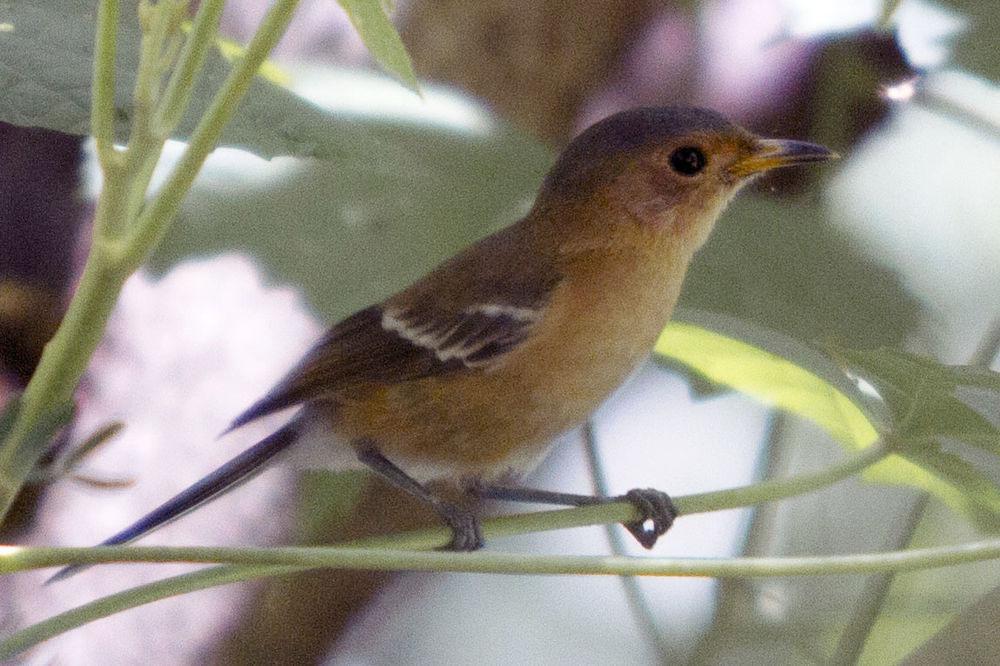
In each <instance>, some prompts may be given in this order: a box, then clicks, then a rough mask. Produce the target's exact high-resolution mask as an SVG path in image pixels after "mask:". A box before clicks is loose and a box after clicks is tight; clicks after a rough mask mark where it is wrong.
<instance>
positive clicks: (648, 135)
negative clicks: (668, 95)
mask: <svg viewBox="0 0 1000 666" xmlns="http://www.w3.org/2000/svg"><path fill="white" fill-rule="evenodd" d="M834 157H836V154H835V153H833V152H832V151H830V150H827V149H826V148H824V147H822V146H818V145H815V144H811V143H805V142H802V141H791V140H784V139H764V138H761V137H758V136H756V135H754V134H753V133H751V132H748V131H747V130H745V129H743V128H742V127H739V126H737V125H734V124H733V123H731V122H729V121H728V120H726V119H725V118H723V117H722V116H720V115H719V114H717V113H715V112H714V111H709V110H706V109H697V108H689V107H656V108H640V109H632V110H629V111H623V112H621V113H617V114H615V115H612V116H609V117H608V118H605V119H604V120H601V121H600V122H598V123H596V124H594V125H592V126H591V127H590V128H588V129H587V130H585V131H584V132H583V133H581V134H580V135H579V136H577V137H576V138H575V139H574V140H573V141H572V142H571V143H570V144H569V146H567V147H566V149H565V150H564V151H563V153H562V154H561V155H560V156H559V159H558V160H557V161H556V164H555V166H553V168H552V170H551V171H550V172H549V175H548V176H547V177H546V179H545V183H544V184H543V185H542V189H541V191H540V193H539V197H538V201H537V203H536V210H546V209H550V210H551V209H563V210H564V211H565V208H566V206H573V207H574V208H577V211H578V212H577V214H576V215H572V214H571V215H565V214H564V215H559V216H557V217H558V218H561V219H564V220H567V221H568V222H567V223H568V224H577V225H579V224H581V223H582V224H585V225H586V226H587V228H588V231H590V232H591V233H592V234H598V235H604V234H606V236H604V237H605V238H607V239H608V240H609V241H610V240H611V239H613V238H619V237H621V236H622V235H623V234H624V235H632V234H629V231H635V230H639V231H642V232H644V233H641V234H640V236H649V235H654V236H657V237H661V238H663V237H666V238H670V239H673V240H676V241H678V242H680V243H681V244H682V245H683V246H685V247H687V248H689V249H690V250H691V251H692V252H693V251H694V250H696V249H697V248H698V247H700V246H701V244H702V243H704V241H705V239H707V238H708V235H709V233H710V232H711V230H712V227H713V225H714V224H715V220H716V219H717V218H718V216H719V214H720V213H721V212H722V210H723V208H725V206H726V204H727V203H728V202H729V200H730V199H731V198H732V197H733V195H735V194H736V192H737V191H739V189H740V188H741V187H742V186H743V185H745V184H746V183H748V182H750V181H751V180H753V178H754V177H756V176H758V175H759V174H762V173H764V172H765V171H769V170H771V169H775V168H778V167H784V166H793V165H797V164H804V163H807V162H820V161H824V160H828V159H831V158H834ZM630 228H631V229H630Z"/></svg>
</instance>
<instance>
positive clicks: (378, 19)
mask: <svg viewBox="0 0 1000 666" xmlns="http://www.w3.org/2000/svg"><path fill="white" fill-rule="evenodd" d="M337 2H339V3H340V6H341V7H343V8H344V11H345V12H347V16H348V18H350V19H351V24H352V25H353V26H354V29H355V30H357V31H358V34H359V35H360V36H361V40H362V41H363V42H364V43H365V46H367V47H368V50H369V51H370V52H371V54H372V57H373V58H374V59H375V61H376V62H377V63H378V64H380V65H382V67H384V68H385V70H386V71H387V72H389V73H390V74H392V75H393V76H395V77H396V78H398V79H399V80H400V81H401V82H403V83H404V84H405V85H406V87H408V88H410V89H411V90H413V91H414V92H419V87H418V86H417V77H416V75H415V74H414V73H413V63H412V62H411V61H410V54H409V53H407V52H406V47H405V46H403V40H401V39H400V38H399V33H398V32H396V28H395V27H394V26H393V25H392V22H391V21H390V20H389V17H388V16H386V8H385V7H383V5H382V2H380V0H337Z"/></svg>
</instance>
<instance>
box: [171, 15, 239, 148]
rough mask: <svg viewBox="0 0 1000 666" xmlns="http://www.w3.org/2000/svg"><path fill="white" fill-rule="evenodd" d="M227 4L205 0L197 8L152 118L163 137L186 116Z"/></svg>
mask: <svg viewBox="0 0 1000 666" xmlns="http://www.w3.org/2000/svg"><path fill="white" fill-rule="evenodd" d="M224 5H225V0H204V2H202V3H201V6H200V7H198V13H197V14H196V15H195V19H194V25H193V27H192V29H191V34H190V35H188V38H187V40H186V41H185V42H184V49H183V50H182V51H181V55H180V58H179V59H178V64H177V67H175V68H174V71H173V72H172V73H171V75H170V81H169V83H167V88H166V90H165V91H164V93H163V98H162V102H161V103H160V106H159V108H158V109H157V110H156V115H155V117H154V119H153V127H154V130H155V131H156V132H157V134H159V135H160V136H163V137H166V136H168V135H169V134H170V133H171V132H173V131H174V129H175V128H176V127H177V124H178V123H180V121H181V117H182V116H183V115H184V111H185V109H186V108H187V105H188V102H189V101H190V99H191V93H192V92H193V90H194V84H195V81H196V79H197V76H198V73H199V72H200V71H201V67H202V65H203V64H204V62H205V58H206V56H207V55H208V49H209V47H210V46H211V45H212V43H213V41H214V40H215V35H216V33H217V32H218V28H219V19H220V17H221V16H222V8H223V6H224Z"/></svg>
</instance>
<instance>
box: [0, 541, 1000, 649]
mask: <svg viewBox="0 0 1000 666" xmlns="http://www.w3.org/2000/svg"><path fill="white" fill-rule="evenodd" d="M42 550H45V551H49V552H46V553H39V551H42ZM10 551H11V552H10V553H9V554H8V555H6V556H5V557H3V559H5V560H6V559H8V558H11V559H21V560H27V561H28V562H30V563H31V567H32V568H34V567H41V566H54V565H59V564H67V563H70V562H73V563H81V564H83V563H97V562H108V561H116V562H143V561H158V562H168V561H169V562H230V563H236V564H240V565H243V566H239V567H233V566H223V567H215V568H212V569H209V570H207V571H199V572H195V573H193V574H186V575H182V576H176V577H173V578H168V579H165V580H162V581H159V582H157V583H153V584H151V585H144V586H141V587H138V588H135V589H133V590H126V591H125V592H121V593H119V594H116V595H112V596H110V597H105V598H103V599H99V600H97V601H95V602H92V603H90V604H87V605H85V606H81V607H79V608H76V609H73V610H71V611H68V612H66V613H63V614H61V615H57V616H55V617H53V618H50V619H49V620H46V621H44V622H41V623H39V624H36V625H33V626H31V627H28V628H27V629H25V630H23V631H21V632H18V633H17V634H14V635H13V636H11V637H9V638H8V639H7V640H5V641H3V642H2V643H0V658H6V657H10V656H13V655H14V654H17V653H18V652H20V651H23V650H26V649H28V648H29V647H31V646H33V645H36V644H37V643H39V642H41V641H43V640H45V639H47V638H50V637H52V636H55V635H57V634H59V633H62V632H64V631H68V630H69V629H72V628H74V627H78V626H80V625H82V624H86V623H87V622H91V621H93V620H96V619H99V618H102V617H106V616H108V615H110V614H112V613H116V612H119V611H122V610H126V609H128V608H134V607H136V606H140V605H142V604H146V603H150V602H152V601H156V600H159V599H164V598H167V597H171V596H175V595H177V594H183V593H186V592H192V591H194V590H200V589H205V588H208V587H214V586H216V585H223V584H226V583H233V582H237V581H242V580H250V579H254V578H260V577H262V576H275V575H281V574H286V573H292V572H295V571H301V570H306V569H315V568H333V569H371V570H379V571H403V570H411V571H451V572H466V573H504V574H533V575H614V576H688V577H690V576H698V577H712V578H722V577H726V578H728V577H741V578H745V577H775V576H825V575H836V574H863V573H881V572H887V571H895V572H900V571H914V570H917V569H929V568H936V567H944V566H952V565H956V564H963V563H967V562H976V561H981V560H987V559H997V558H1000V539H991V540H986V541H979V542H975V543H968V544H962V545H958V546H941V547H936V548H922V549H916V550H910V551H896V552H888V553H871V554H864V555H840V556H830V557H787V558H769V557H761V558H735V559H705V558H645V557H643V558H633V557H614V556H613V557H607V556H584V555H527V554H524V553H494V552H482V551H480V552H477V553H454V552H413V551H405V550H383V549H367V548H345V547H339V548H274V549H269V548H257V549H239V548H165V547H158V548H157V547H129V546H116V547H99V548H53V549H36V550H35V551H24V550H20V551H19V550H18V549H15V548H11V549H10ZM247 565H248V566H247ZM19 568H23V567H19Z"/></svg>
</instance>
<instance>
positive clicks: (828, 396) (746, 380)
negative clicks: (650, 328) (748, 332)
mask: <svg viewBox="0 0 1000 666" xmlns="http://www.w3.org/2000/svg"><path fill="white" fill-rule="evenodd" d="M654 351H655V353H656V354H659V355H661V356H664V357H667V358H672V359H674V360H676V361H678V362H680V363H683V364H684V365H686V366H688V367H690V368H692V369H693V370H695V371H696V372H698V373H699V374H701V375H702V376H704V377H705V378H707V379H709V380H711V381H713V382H715V383H717V384H722V385H725V386H729V387H731V388H733V389H736V390H737V391H740V392H741V393H745V394H747V395H749V396H752V397H754V398H756V399H757V400H760V401H761V402H763V403H764V404H766V405H770V406H773V407H777V408H778V409H782V410H784V411H787V412H790V413H792V414H797V415H798V416H801V417H803V418H805V419H807V420H809V421H812V422H813V423H815V424H817V425H819V426H820V427H821V428H823V429H824V430H826V431H827V432H828V433H829V434H830V436H831V437H833V438H834V439H835V440H837V441H838V442H840V443H841V444H843V445H845V446H846V447H848V448H849V449H852V450H855V449H860V448H864V447H866V446H869V445H871V444H872V443H873V442H874V441H875V440H876V439H878V432H877V431H876V429H875V426H874V425H873V424H872V421H871V420H870V419H869V418H868V416H867V415H866V414H865V413H864V412H863V411H862V410H861V409H860V408H859V407H858V406H857V405H856V404H855V403H854V402H852V401H851V400H850V399H849V398H848V397H847V396H846V395H845V394H844V392H843V391H841V390H839V389H837V388H835V387H834V386H833V385H832V384H831V383H830V382H828V381H826V380H824V379H821V378H820V377H819V376H818V375H816V374H814V373H813V372H810V371H809V370H806V369H804V368H802V367H800V366H798V365H796V364H795V363H792V362H791V361H788V360H786V359H784V358H782V357H780V356H777V355H776V354H772V353H771V352H769V351H765V350H764V349H761V348H759V347H755V346H753V345H750V344H748V343H746V342H743V341H741V340H737V339H735V338H732V337H728V336H726V335H723V334H721V333H717V332H715V331H710V330H707V329H705V328H702V327H700V326H696V325H694V324H690V323H686V322H680V321H673V322H671V323H670V324H668V325H667V327H666V328H665V329H664V331H663V333H662V334H661V335H660V338H659V339H658V340H657V342H656V346H655V347H654Z"/></svg>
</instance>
